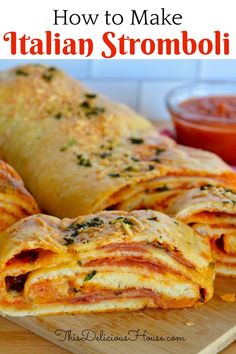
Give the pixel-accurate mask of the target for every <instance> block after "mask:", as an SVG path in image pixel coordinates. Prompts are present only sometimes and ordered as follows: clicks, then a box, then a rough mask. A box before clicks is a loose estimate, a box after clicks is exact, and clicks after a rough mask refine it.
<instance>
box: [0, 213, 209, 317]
mask: <svg viewBox="0 0 236 354" xmlns="http://www.w3.org/2000/svg"><path fill="white" fill-rule="evenodd" d="M211 262H212V261H211V253H210V246H209V243H208V242H207V241H206V240H204V239H203V238H200V237H196V236H195V235H194V233H193V231H192V229H191V228H189V227H188V226H186V225H184V224H182V223H181V222H177V221H176V220H174V219H171V218H169V217H168V216H166V215H164V214H160V213H157V212H154V211H134V212H131V213H127V212H118V211H117V212H115V211H113V212H112V211H111V212H101V213H98V214H93V215H88V216H86V217H78V218H76V219H73V220H70V219H64V220H60V219H57V218H55V217H50V216H47V215H35V216H31V217H29V218H26V219H24V220H22V221H20V222H18V223H17V224H15V225H13V226H12V227H10V228H8V229H7V230H6V231H5V232H4V234H3V237H2V239H1V243H0V274H1V279H0V295H1V296H0V298H1V301H0V310H1V312H2V313H3V314H9V315H15V314H16V315H25V314H40V313H41V314H43V313H58V312H62V311H65V312H81V313H83V312H99V311H113V310H116V311H118V310H123V309H124V307H125V308H126V309H127V310H128V309H129V310H132V309H133V310H135V309H136V310H137V309H141V308H144V307H146V306H148V307H163V308H168V307H184V306H193V305H194V304H196V303H201V302H202V303H203V302H205V301H208V300H209V299H210V298H211V296H212V292H213V278H214V271H213V267H212V263H211ZM145 289H146V290H145ZM62 309H64V310H62Z"/></svg>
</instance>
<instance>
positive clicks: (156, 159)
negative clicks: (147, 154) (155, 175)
mask: <svg viewBox="0 0 236 354" xmlns="http://www.w3.org/2000/svg"><path fill="white" fill-rule="evenodd" d="M152 161H154V162H157V163H160V162H161V160H160V159H159V158H158V157H153V159H152Z"/></svg>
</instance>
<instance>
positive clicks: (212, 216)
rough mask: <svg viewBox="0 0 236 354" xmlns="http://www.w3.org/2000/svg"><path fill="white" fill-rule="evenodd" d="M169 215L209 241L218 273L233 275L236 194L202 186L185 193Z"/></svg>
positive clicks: (235, 266)
mask: <svg viewBox="0 0 236 354" xmlns="http://www.w3.org/2000/svg"><path fill="white" fill-rule="evenodd" d="M169 214H170V215H172V216H175V217H176V218H177V219H179V220H181V221H183V222H185V223H186V224H189V225H191V226H192V228H193V229H194V230H195V231H196V232H197V233H198V234H200V235H202V236H205V237H207V238H209V239H210V240H211V245H212V250H213V254H214V257H215V259H216V272H217V274H219V275H223V276H231V277H236V193H235V192H234V191H233V190H231V189H228V188H223V187H216V186H213V185H209V184H207V185H205V186H202V187H201V188H198V189H193V190H191V191H188V192H185V193H184V194H183V195H182V196H181V197H179V198H178V199H176V200H175V203H173V204H172V206H171V207H170V208H169Z"/></svg>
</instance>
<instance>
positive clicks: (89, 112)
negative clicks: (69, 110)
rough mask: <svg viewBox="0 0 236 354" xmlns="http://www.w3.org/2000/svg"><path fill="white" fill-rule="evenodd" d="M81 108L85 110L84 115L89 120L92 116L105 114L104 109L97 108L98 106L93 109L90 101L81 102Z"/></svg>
mask: <svg viewBox="0 0 236 354" xmlns="http://www.w3.org/2000/svg"><path fill="white" fill-rule="evenodd" d="M86 97H87V96H86ZM87 98H89V97H87ZM90 98H91V97H90ZM79 106H80V108H82V109H83V110H84V113H85V115H86V116H87V117H88V118H89V117H91V116H97V115H99V114H101V113H104V112H105V108H104V107H96V106H94V107H92V106H91V104H90V101H88V100H86V101H83V102H81V103H80V105H79Z"/></svg>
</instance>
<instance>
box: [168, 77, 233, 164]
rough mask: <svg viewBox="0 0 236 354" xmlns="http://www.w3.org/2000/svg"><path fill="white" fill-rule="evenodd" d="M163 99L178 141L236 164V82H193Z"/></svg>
mask: <svg viewBox="0 0 236 354" xmlns="http://www.w3.org/2000/svg"><path fill="white" fill-rule="evenodd" d="M166 102H167V107H168V109H169V112H170V114H171V116H172V120H173V123H174V127H175V132H176V140H177V142H178V143H179V144H182V145H187V146H191V147H195V148H199V149H203V150H208V151H212V152H214V153H216V154H217V155H219V156H220V157H222V158H223V159H224V160H225V161H226V162H228V163H229V164H231V165H236V83H230V82H219V81H217V82H193V83H190V84H186V85H184V86H180V87H177V88H175V89H173V90H172V91H170V92H169V94H168V95H167V98H166Z"/></svg>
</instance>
